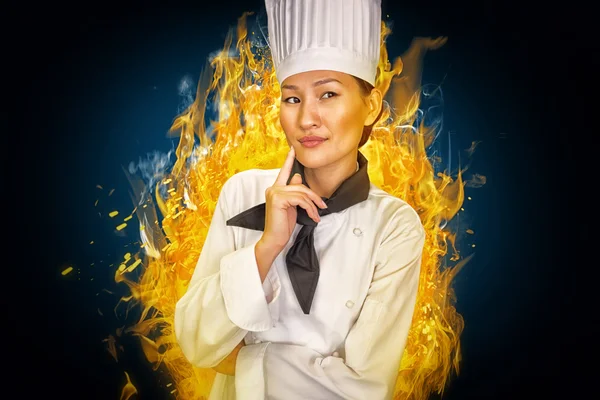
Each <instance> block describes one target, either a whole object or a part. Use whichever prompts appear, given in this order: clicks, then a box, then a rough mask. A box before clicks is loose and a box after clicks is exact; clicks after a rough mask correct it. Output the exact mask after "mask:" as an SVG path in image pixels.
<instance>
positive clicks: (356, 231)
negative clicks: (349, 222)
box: [352, 228, 363, 236]
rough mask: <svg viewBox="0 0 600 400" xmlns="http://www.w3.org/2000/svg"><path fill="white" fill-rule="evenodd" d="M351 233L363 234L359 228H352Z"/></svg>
mask: <svg viewBox="0 0 600 400" xmlns="http://www.w3.org/2000/svg"><path fill="white" fill-rule="evenodd" d="M352 233H354V235H355V236H362V234H363V233H362V231H361V230H360V228H354V230H353V231H352Z"/></svg>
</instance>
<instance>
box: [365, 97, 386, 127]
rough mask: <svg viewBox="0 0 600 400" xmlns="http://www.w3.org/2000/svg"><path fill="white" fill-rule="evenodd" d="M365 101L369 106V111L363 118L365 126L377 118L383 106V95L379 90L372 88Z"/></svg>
mask: <svg viewBox="0 0 600 400" xmlns="http://www.w3.org/2000/svg"><path fill="white" fill-rule="evenodd" d="M366 103H367V107H368V108H369V113H368V114H367V118H366V119H365V126H370V125H373V124H374V123H375V122H377V118H378V117H379V114H380V113H381V107H382V106H383V95H382V94H381V90H379V89H377V88H373V89H372V90H371V93H370V94H369V96H368V97H367V101H366Z"/></svg>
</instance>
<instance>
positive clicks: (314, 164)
mask: <svg viewBox="0 0 600 400" xmlns="http://www.w3.org/2000/svg"><path fill="white" fill-rule="evenodd" d="M319 153H321V152H317V151H314V150H312V149H308V151H306V150H305V149H298V150H296V159H297V160H298V161H299V162H300V164H302V165H304V167H305V168H310V169H314V168H320V167H323V166H325V165H327V164H328V162H327V157H326V155H325V154H324V153H321V154H319Z"/></svg>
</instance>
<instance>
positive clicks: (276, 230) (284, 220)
mask: <svg viewBox="0 0 600 400" xmlns="http://www.w3.org/2000/svg"><path fill="white" fill-rule="evenodd" d="M294 157H295V152H294V148H293V147H292V148H291V149H290V151H289V153H288V155H287V158H286V160H285V162H284V164H283V167H282V168H281V170H280V171H279V175H278V176H277V179H276V180H275V183H274V184H273V186H271V187H269V188H268V189H267V190H266V192H265V197H266V214H265V230H264V232H263V235H262V238H261V239H260V240H261V242H262V244H263V245H264V246H265V247H267V248H271V249H274V250H279V252H281V250H283V248H284V247H285V245H286V244H287V242H288V241H289V240H290V237H291V236H292V232H293V231H294V227H295V226H296V216H297V211H296V207H302V208H304V209H305V210H306V212H307V214H308V216H309V217H311V218H312V219H313V220H314V221H315V222H319V221H320V220H321V217H319V211H318V209H317V206H318V207H320V208H327V206H326V205H325V202H324V201H323V200H322V199H321V197H319V195H317V194H316V193H315V192H313V191H312V190H310V189H309V188H308V187H306V186H305V185H303V184H302V177H301V176H300V175H299V174H296V175H294V176H293V177H292V179H291V181H290V183H289V185H288V184H287V181H288V178H289V176H290V173H291V172H292V166H293V165H294ZM279 252H278V253H277V254H279ZM276 256H277V255H276Z"/></svg>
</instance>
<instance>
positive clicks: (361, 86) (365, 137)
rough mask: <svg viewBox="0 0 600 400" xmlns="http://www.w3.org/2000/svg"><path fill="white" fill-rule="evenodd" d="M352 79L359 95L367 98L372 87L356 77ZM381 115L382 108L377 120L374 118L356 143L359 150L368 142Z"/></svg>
mask: <svg viewBox="0 0 600 400" xmlns="http://www.w3.org/2000/svg"><path fill="white" fill-rule="evenodd" d="M354 79H356V82H357V83H358V87H359V89H360V94H361V95H362V96H364V97H367V96H368V95H369V94H371V90H373V89H374V86H373V85H371V84H370V83H369V82H367V81H365V80H363V79H360V78H357V77H356V76H354ZM381 114H383V106H382V107H381V109H380V110H379V115H377V118H375V121H373V123H372V124H371V125H368V126H365V127H364V129H363V133H362V136H361V138H360V142H359V143H358V147H359V148H361V147H362V146H364V144H365V143H367V140H369V136H371V131H372V130H373V126H374V125H375V124H376V123H377V121H379V118H381Z"/></svg>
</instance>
